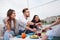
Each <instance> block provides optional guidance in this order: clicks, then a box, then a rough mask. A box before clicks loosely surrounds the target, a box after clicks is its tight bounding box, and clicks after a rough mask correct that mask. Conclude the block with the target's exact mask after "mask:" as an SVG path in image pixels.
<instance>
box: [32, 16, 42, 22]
mask: <svg viewBox="0 0 60 40" xmlns="http://www.w3.org/2000/svg"><path fill="white" fill-rule="evenodd" d="M36 16H38V15H34V17H33V19H32V22H34V23H36V20H35V17H36ZM38 22H41V20H40V19H38Z"/></svg>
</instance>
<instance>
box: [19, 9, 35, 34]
mask: <svg viewBox="0 0 60 40" xmlns="http://www.w3.org/2000/svg"><path fill="white" fill-rule="evenodd" d="M22 12H23V15H22V16H21V17H20V19H19V24H20V28H19V34H21V33H23V32H24V31H25V29H26V30H30V31H32V32H35V31H36V29H35V28H34V29H31V28H30V27H28V26H29V25H34V23H32V22H31V21H29V20H28V17H29V16H30V12H29V9H28V8H24V9H23V10H22Z"/></svg>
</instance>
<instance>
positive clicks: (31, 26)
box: [30, 20, 41, 29]
mask: <svg viewBox="0 0 60 40" xmlns="http://www.w3.org/2000/svg"><path fill="white" fill-rule="evenodd" d="M31 22H33V23H39V22H41V21H40V20H38V21H37V22H36V21H35V20H32V21H31ZM30 28H32V29H33V28H36V29H37V26H36V25H35V24H34V25H30Z"/></svg>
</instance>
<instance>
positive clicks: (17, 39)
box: [10, 36, 41, 40]
mask: <svg viewBox="0 0 60 40" xmlns="http://www.w3.org/2000/svg"><path fill="white" fill-rule="evenodd" d="M10 40H41V38H39V39H31V38H30V37H29V36H28V37H26V38H25V39H22V38H17V37H14V38H10Z"/></svg>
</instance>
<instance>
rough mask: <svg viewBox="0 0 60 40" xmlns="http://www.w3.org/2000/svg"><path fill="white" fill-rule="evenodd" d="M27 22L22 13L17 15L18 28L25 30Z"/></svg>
mask: <svg viewBox="0 0 60 40" xmlns="http://www.w3.org/2000/svg"><path fill="white" fill-rule="evenodd" d="M27 22H28V19H26V18H25V17H24V15H22V16H21V17H19V24H20V27H19V30H25V28H26V25H27Z"/></svg>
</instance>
